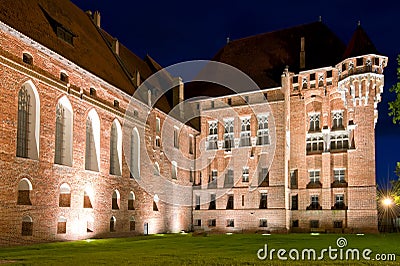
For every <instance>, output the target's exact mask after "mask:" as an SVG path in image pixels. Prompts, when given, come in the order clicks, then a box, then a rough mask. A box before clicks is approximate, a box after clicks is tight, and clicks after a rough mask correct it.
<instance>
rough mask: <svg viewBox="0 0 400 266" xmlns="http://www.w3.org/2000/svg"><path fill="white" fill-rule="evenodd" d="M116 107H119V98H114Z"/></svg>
mask: <svg viewBox="0 0 400 266" xmlns="http://www.w3.org/2000/svg"><path fill="white" fill-rule="evenodd" d="M114 107H116V108H119V101H118V100H114Z"/></svg>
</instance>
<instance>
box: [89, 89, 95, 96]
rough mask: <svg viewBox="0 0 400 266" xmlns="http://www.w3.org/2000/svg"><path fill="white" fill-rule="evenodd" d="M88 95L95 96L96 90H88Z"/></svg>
mask: <svg viewBox="0 0 400 266" xmlns="http://www.w3.org/2000/svg"><path fill="white" fill-rule="evenodd" d="M89 94H90V96H96V89H95V88H90V89H89Z"/></svg>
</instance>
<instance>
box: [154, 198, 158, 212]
mask: <svg viewBox="0 0 400 266" xmlns="http://www.w3.org/2000/svg"><path fill="white" fill-rule="evenodd" d="M153 211H155V212H158V206H157V203H156V202H155V201H154V200H153Z"/></svg>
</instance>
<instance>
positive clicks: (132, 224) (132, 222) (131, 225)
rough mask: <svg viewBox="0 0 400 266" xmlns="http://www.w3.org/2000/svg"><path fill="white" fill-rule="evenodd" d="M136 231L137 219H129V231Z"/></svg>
mask: <svg viewBox="0 0 400 266" xmlns="http://www.w3.org/2000/svg"><path fill="white" fill-rule="evenodd" d="M135 230H136V221H135V217H133V216H131V218H129V231H135Z"/></svg>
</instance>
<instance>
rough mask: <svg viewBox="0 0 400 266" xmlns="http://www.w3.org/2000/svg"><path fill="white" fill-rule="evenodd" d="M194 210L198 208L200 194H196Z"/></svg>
mask: <svg viewBox="0 0 400 266" xmlns="http://www.w3.org/2000/svg"><path fill="white" fill-rule="evenodd" d="M194 209H195V210H200V196H199V195H196V207H195V208H194Z"/></svg>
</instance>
